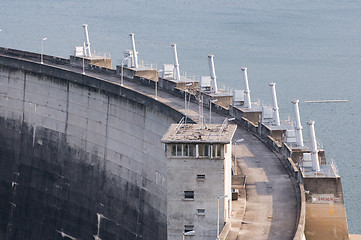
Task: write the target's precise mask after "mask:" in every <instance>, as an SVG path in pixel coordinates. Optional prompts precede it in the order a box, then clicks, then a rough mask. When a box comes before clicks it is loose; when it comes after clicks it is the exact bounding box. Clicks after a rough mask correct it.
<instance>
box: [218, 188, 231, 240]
mask: <svg viewBox="0 0 361 240" xmlns="http://www.w3.org/2000/svg"><path fill="white" fill-rule="evenodd" d="M225 198H228V195H224V196H217V209H218V211H217V240H219V199H225Z"/></svg>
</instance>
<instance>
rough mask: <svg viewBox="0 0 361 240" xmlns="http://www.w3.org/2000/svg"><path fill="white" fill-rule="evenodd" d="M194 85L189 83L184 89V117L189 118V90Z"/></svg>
mask: <svg viewBox="0 0 361 240" xmlns="http://www.w3.org/2000/svg"><path fill="white" fill-rule="evenodd" d="M192 84H193V83H187V84H186V86H185V89H184V115H185V116H186V117H187V112H188V111H187V90H188V87H190V86H192Z"/></svg>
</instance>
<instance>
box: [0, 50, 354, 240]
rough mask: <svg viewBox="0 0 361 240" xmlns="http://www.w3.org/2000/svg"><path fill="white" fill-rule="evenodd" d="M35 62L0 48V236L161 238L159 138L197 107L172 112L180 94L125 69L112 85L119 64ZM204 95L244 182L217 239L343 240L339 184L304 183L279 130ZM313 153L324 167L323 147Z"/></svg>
mask: <svg viewBox="0 0 361 240" xmlns="http://www.w3.org/2000/svg"><path fill="white" fill-rule="evenodd" d="M134 52H135V51H134ZM39 59H40V57H39V54H35V53H30V52H24V51H20V50H14V49H4V48H0V239H27V240H28V239H95V240H99V239H102V240H105V239H167V223H168V222H167V221H169V220H167V158H166V154H165V147H164V145H163V144H162V143H161V139H162V136H163V135H164V134H165V133H166V132H167V130H168V128H169V126H170V125H171V124H172V123H177V122H179V121H180V120H181V119H182V117H183V116H184V115H187V116H188V118H189V122H197V119H198V117H199V116H198V113H197V111H198V104H194V103H191V104H190V107H189V109H188V110H187V109H186V108H184V95H183V94H185V91H182V89H181V88H182V87H183V88H186V86H185V85H184V84H183V86H181V87H179V86H176V87H175V86H174V85H172V84H173V83H172V81H166V80H165V79H162V78H159V76H158V74H157V72H156V71H138V72H137V71H134V70H132V69H131V68H126V69H125V71H124V72H125V73H124V78H125V80H126V81H127V84H126V85H124V86H123V82H122V80H121V78H120V76H119V72H120V71H122V73H123V70H120V68H119V66H117V70H112V69H109V68H104V67H99V66H97V65H92V64H91V62H89V61H87V62H86V63H85V64H86V67H85V68H86V71H87V72H86V74H83V73H82V70H81V59H79V58H78V59H76V58H70V59H63V58H59V57H54V56H44V64H40V63H39ZM122 75H123V74H122ZM157 84H158V88H159V92H157V91H155V89H154V87H156V89H157ZM182 96H183V97H182ZM180 97H182V98H180ZM193 97H194V96H193ZM204 97H205V99H206V100H205V102H209V106H207V104H203V103H202V104H203V106H202V107H203V108H204V107H206V108H210V107H212V109H213V112H214V113H212V116H213V118H212V119H213V121H214V122H217V123H221V122H222V121H223V120H224V119H225V118H228V117H233V120H231V121H235V122H236V123H237V124H238V129H237V131H236V133H235V137H236V138H241V137H243V138H244V139H245V142H246V143H245V144H243V146H238V148H239V149H241V151H240V152H239V153H238V152H237V153H236V155H237V156H239V157H240V158H242V159H240V160H239V162H238V166H237V165H236V163H235V165H236V166H235V168H236V169H237V168H238V169H239V171H240V172H241V173H242V174H244V179H246V178H245V177H246V175H247V184H246V181H245V180H244V188H243V189H242V194H243V198H244V201H247V207H246V204H245V203H244V205H242V206H241V207H239V209H238V211H239V212H237V213H236V215H237V214H238V215H241V217H240V218H237V216H236V217H235V218H234V219H236V220H237V219H241V220H237V221H238V222H232V223H230V222H227V223H225V226H224V228H223V231H222V233H221V237H220V239H237V238H236V237H237V236H238V238H242V239H295V240H301V239H306V238H307V239H348V230H347V221H346V215H345V209H344V205H343V194H342V186H341V179H340V177H339V176H337V175H335V176H332V177H331V178H327V177H325V176H321V174H320V175H319V176H320V177H319V179H317V178H316V181H315V178H314V177H313V175H312V172H307V171H305V170H304V169H305V168H307V166H306V164H303V165H302V168H301V166H300V165H298V164H297V163H298V159H299V158H300V154H302V153H303V152H304V150H302V149H301V150H297V151H294V150H292V147H291V146H288V145H287V144H286V142H285V141H284V140H283V137H284V135H285V132H282V131H283V130H282V131H279V130H278V129H273V128H272V127H267V125H263V124H261V123H259V124H256V123H255V122H256V121H258V119H259V116H258V115H257V113H255V112H245V111H243V110H242V109H239V108H237V107H233V106H230V107H229V106H228V107H224V106H223V105H227V101H228V100H227V98H222V96H220V97H219V98H218V99H217V101H218V102H217V104H212V97H211V96H209V95H207V94H205V95H204ZM207 97H208V98H207ZM190 98H191V97H190ZM193 101H195V99H193ZM212 105H213V106H212ZM228 105H229V104H228ZM199 106H201V104H199ZM200 109H201V107H199V111H200V112H201V110H200ZM210 110H211V109H210ZM202 112H203V110H202ZM209 112H210V113H209V118H210V115H211V111H209ZM227 121H228V120H227ZM236 145H237V143H236ZM236 147H237V146H236ZM236 149H237V148H236ZM305 152H307V153H308V154H313V153H314V152H315V151H310V150H309V149H308V150H306V151H305ZM310 152H311V153H310ZM316 154H317V155H318V156H319V157H320V162H321V165H322V166H321V168H322V169H323V168H325V169H326V163H325V162H326V159H325V154H324V151H321V150H320V151H319V152H318V151H316ZM307 163H308V164H309V162H307ZM303 166H304V167H303ZM326 170H327V171H331V172H332V169H331V170H329V168H327V169H326ZM326 170H325V171H326ZM322 171H324V170H322ZM311 175H312V176H311ZM316 177H317V176H316ZM232 181H233V179H232ZM305 190H306V191H305ZM242 194H241V198H242ZM331 201H332V204H331ZM331 205H332V208H331ZM240 212H241V214H240ZM320 229H321V230H320ZM232 231H234V232H236V237H231V235H232V234H231V233H232ZM180 236H181V235H180ZM305 236H306V237H305ZM183 237H185V236H184V235H183ZM188 237H189V238H188ZM191 237H192V236H186V239H193V238H191ZM194 237H195V238H194V239H197V236H194Z"/></svg>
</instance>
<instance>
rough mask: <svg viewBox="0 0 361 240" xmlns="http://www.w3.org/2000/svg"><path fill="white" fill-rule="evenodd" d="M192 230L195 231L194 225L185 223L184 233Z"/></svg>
mask: <svg viewBox="0 0 361 240" xmlns="http://www.w3.org/2000/svg"><path fill="white" fill-rule="evenodd" d="M192 231H193V232H194V225H184V233H187V232H192ZM192 235H193V234H192Z"/></svg>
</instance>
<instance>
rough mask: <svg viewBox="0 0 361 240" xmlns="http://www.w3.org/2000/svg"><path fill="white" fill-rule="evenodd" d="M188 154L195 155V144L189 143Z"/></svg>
mask: <svg viewBox="0 0 361 240" xmlns="http://www.w3.org/2000/svg"><path fill="white" fill-rule="evenodd" d="M187 147H188V156H190V157H193V156H194V145H192V144H188V145H187Z"/></svg>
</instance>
